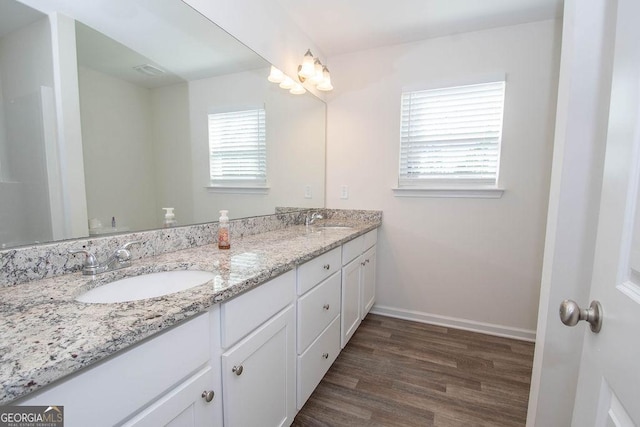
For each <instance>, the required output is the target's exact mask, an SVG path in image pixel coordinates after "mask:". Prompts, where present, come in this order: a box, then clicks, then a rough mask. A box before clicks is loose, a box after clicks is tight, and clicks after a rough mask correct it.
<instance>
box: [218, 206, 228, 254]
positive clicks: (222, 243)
mask: <svg viewBox="0 0 640 427" xmlns="http://www.w3.org/2000/svg"><path fill="white" fill-rule="evenodd" d="M228 213H229V211H220V219H219V221H220V222H219V223H218V249H229V248H231V242H230V241H229V217H228V216H227V214H228Z"/></svg>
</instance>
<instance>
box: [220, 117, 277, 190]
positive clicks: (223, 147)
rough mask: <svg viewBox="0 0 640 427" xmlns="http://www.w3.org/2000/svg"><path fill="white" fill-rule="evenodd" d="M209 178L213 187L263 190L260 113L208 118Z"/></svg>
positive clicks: (264, 162)
mask: <svg viewBox="0 0 640 427" xmlns="http://www.w3.org/2000/svg"><path fill="white" fill-rule="evenodd" d="M209 167H210V169H209V174H210V178H211V184H212V185H214V186H216V185H218V186H265V185H266V183H267V144H266V140H265V113H264V109H255V110H245V111H233V112H226V113H216V114H209Z"/></svg>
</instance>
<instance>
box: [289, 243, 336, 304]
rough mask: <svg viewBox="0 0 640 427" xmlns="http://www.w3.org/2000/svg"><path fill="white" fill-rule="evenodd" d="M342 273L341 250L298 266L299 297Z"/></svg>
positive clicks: (330, 252)
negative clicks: (334, 274) (327, 279)
mask: <svg viewBox="0 0 640 427" xmlns="http://www.w3.org/2000/svg"><path fill="white" fill-rule="evenodd" d="M336 271H340V248H335V249H332V250H330V251H329V252H326V253H324V254H322V255H320V256H318V257H317V258H314V259H312V260H311V261H308V262H305V263H304V264H302V265H299V266H298V295H302V294H304V293H305V292H307V291H308V290H309V289H311V288H313V287H314V286H315V285H317V284H318V283H320V282H321V281H322V280H324V279H326V278H327V277H329V276H331V275H332V274H333V273H335V272H336Z"/></svg>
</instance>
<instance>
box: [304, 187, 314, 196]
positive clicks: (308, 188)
mask: <svg viewBox="0 0 640 427" xmlns="http://www.w3.org/2000/svg"><path fill="white" fill-rule="evenodd" d="M304 198H305V199H312V198H313V196H312V194H311V186H310V185H305V186H304Z"/></svg>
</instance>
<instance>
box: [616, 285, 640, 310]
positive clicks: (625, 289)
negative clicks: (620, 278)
mask: <svg viewBox="0 0 640 427" xmlns="http://www.w3.org/2000/svg"><path fill="white" fill-rule="evenodd" d="M616 288H617V289H618V290H619V291H620V292H622V293H623V294H625V295H626V296H628V297H629V298H631V299H632V300H633V301H634V302H635V303H636V304H640V286H638V285H636V284H635V283H633V282H631V281H629V280H627V281H625V282H624V283H622V284H620V285H618V286H616Z"/></svg>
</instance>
